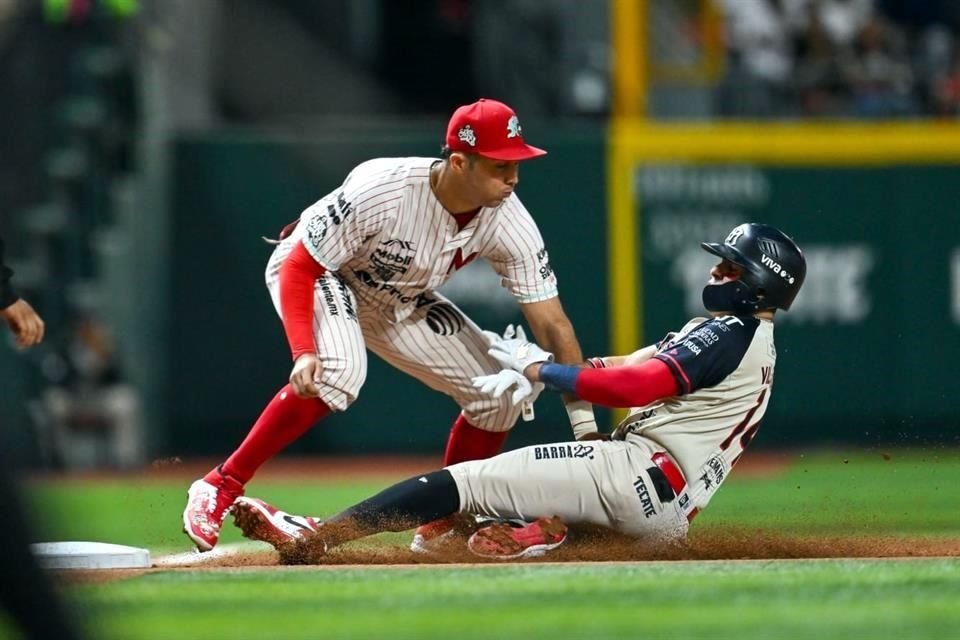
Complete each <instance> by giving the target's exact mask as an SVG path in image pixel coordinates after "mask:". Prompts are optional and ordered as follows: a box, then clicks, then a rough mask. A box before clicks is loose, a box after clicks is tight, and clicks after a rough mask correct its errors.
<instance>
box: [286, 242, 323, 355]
mask: <svg viewBox="0 0 960 640" xmlns="http://www.w3.org/2000/svg"><path fill="white" fill-rule="evenodd" d="M325 272H326V270H325V269H324V268H323V267H322V266H320V265H319V264H317V261H316V260H314V259H313V258H312V257H311V256H310V254H309V253H307V250H306V248H305V247H304V246H303V245H302V244H301V243H299V242H298V243H296V246H295V247H294V249H293V251H291V252H290V255H289V256H287V259H286V260H285V261H284V263H283V265H282V266H281V267H280V311H281V316H282V319H283V330H284V332H285V333H286V334H287V341H288V342H289V343H290V352H291V354H292V355H293V359H294V360H296V359H297V358H298V357H299V356H301V355H303V354H304V353H316V352H317V343H316V337H315V336H314V335H313V298H314V296H313V290H314V286H315V283H316V281H317V279H318V278H320V277H322V276H323V274H324V273H325Z"/></svg>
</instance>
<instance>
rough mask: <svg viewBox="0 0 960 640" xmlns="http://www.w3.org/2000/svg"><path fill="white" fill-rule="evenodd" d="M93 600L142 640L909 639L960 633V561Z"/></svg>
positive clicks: (549, 570)
mask: <svg viewBox="0 0 960 640" xmlns="http://www.w3.org/2000/svg"><path fill="white" fill-rule="evenodd" d="M79 592H80V593H79V594H78V595H79V596H80V597H81V600H82V601H83V602H85V603H87V604H88V605H89V606H91V607H93V609H94V611H96V612H97V615H96V619H97V620H98V621H99V624H98V629H97V631H98V634H97V635H98V637H104V638H131V639H133V638H159V637H173V635H174V630H176V629H181V630H189V632H188V636H187V637H196V638H199V637H204V638H211V639H212V638H225V639H230V640H237V639H238V638H287V639H293V638H416V639H418V640H419V639H422V638H442V637H451V638H458V639H467V638H478V639H489V638H524V639H527V640H534V639H538V638H544V639H551V640H556V639H558V638H634V637H636V638H646V637H671V638H710V639H716V638H727V637H729V638H734V637H735V638H738V639H751V638H773V637H776V638H831V639H837V638H871V639H872V640H879V639H881V638H891V639H894V638H895V639H897V640H902V639H903V638H911V639H913V638H947V637H955V633H954V632H955V630H956V628H957V625H958V624H960V607H958V606H957V604H958V602H960V562H957V561H955V560H933V561H886V562H878V561H829V562H828V561H822V562H776V563H772V562H757V561H752V562H741V563H732V562H714V563H643V564H635V565H604V564H592V565H584V566H573V565H571V566H557V565H531V566H519V567H518V566H508V567H495V566H485V567H480V568H476V569H459V568H457V569H452V568H442V567H427V568H417V569H390V570H370V569H365V570H357V569H336V570H328V569H319V570H317V569H314V570H299V571H286V572H282V573H281V572H278V571H270V570H258V571H244V572H237V571H227V570H223V571H218V572H207V573H192V574H191V573H184V572H168V573H160V574H155V575H151V576H147V577H143V578H139V579H136V580H130V581H125V582H120V583H111V584H102V585H95V586H86V587H82V588H80V589H79ZM166 633H169V634H170V635H169V636H167V635H164V634H166Z"/></svg>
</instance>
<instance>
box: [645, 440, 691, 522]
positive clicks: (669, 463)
mask: <svg viewBox="0 0 960 640" xmlns="http://www.w3.org/2000/svg"><path fill="white" fill-rule="evenodd" d="M650 459H651V460H652V461H653V464H655V465H657V467H659V468H660V471H663V475H665V476H666V477H667V482H669V483H670V488H672V489H673V493H674V494H675V495H676V496H677V498H680V496H682V495H683V493H684V490H686V488H687V481H686V480H685V479H684V477H683V472H682V471H680V467H678V466H677V465H676V463H675V462H674V461H673V460H672V459H671V458H670V456H668V455H667V454H666V453H664V452H662V451H658V452H657V453H655V454H653V455H652V456H650ZM685 499H686V500H689V499H690V497H689V496H686V498H685ZM681 506H683V505H681ZM697 511H699V509H691V510H690V512H689V513H688V514H687V521H690V520H693V517H694V516H695V515H697Z"/></svg>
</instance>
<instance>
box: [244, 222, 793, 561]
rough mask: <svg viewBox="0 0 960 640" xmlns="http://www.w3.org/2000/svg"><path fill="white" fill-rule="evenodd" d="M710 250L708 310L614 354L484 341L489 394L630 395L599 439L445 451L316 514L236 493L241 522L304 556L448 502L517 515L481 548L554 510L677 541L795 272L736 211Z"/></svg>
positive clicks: (763, 393) (775, 244)
mask: <svg viewBox="0 0 960 640" xmlns="http://www.w3.org/2000/svg"><path fill="white" fill-rule="evenodd" d="M702 246H703V248H704V249H705V250H707V251H709V252H710V253H713V254H715V255H716V256H718V257H719V258H720V262H719V263H718V264H717V265H716V266H715V267H713V269H712V270H711V272H710V280H709V281H708V283H707V284H706V286H705V287H704V289H703V302H704V307H705V308H706V309H707V311H709V312H710V317H709V318H694V319H693V320H690V321H689V322H687V323H686V324H685V325H684V326H683V328H681V329H680V330H679V331H678V332H676V333H671V334H668V335H667V336H666V337H665V338H663V339H662V340H661V341H659V342H657V343H656V344H653V345H650V346H648V347H645V348H643V349H640V350H638V351H636V352H634V353H632V354H629V355H626V356H617V357H607V358H598V359H592V360H590V361H588V362H587V363H584V364H583V365H581V366H570V365H563V364H556V363H554V362H552V356H551V354H550V353H548V352H546V351H544V350H542V349H540V348H539V347H538V346H537V345H536V344H532V343H530V342H527V341H526V340H525V339H524V336H523V335H522V333H521V334H520V335H519V336H518V337H517V338H514V339H498V340H493V342H492V344H491V347H490V354H491V355H493V356H494V357H495V358H496V359H497V360H498V361H499V362H500V363H502V364H503V365H505V367H506V369H504V370H503V371H501V372H500V373H498V374H494V375H489V376H481V377H478V379H477V380H476V384H477V385H478V386H479V387H480V388H481V389H483V390H486V391H489V392H491V393H492V394H493V395H494V396H495V397H503V396H504V395H506V394H505V391H506V390H508V389H513V390H514V391H513V393H511V394H510V395H511V400H512V401H513V402H522V401H524V400H528V399H530V398H532V397H533V394H535V393H536V388H535V387H536V386H537V385H546V386H547V387H548V388H550V389H552V390H555V391H562V392H568V393H574V394H576V395H577V396H578V397H580V398H583V399H585V400H589V401H591V402H593V403H595V404H600V405H605V406H610V407H631V409H630V411H629V415H628V416H627V417H626V418H625V419H624V420H623V421H622V422H621V423H620V425H619V426H618V427H617V428H616V430H615V431H614V433H613V435H612V438H611V439H610V440H608V441H602V440H596V441H590V442H582V441H580V442H560V443H552V444H545V445H535V446H531V447H525V448H522V449H518V450H516V451H510V452H507V453H503V454H500V455H498V456H495V457H493V458H489V459H486V460H476V461H472V462H464V463H461V464H455V465H451V466H449V467H447V468H446V469H443V470H441V471H437V472H434V473H429V474H426V475H423V476H420V477H417V478H411V479H409V480H407V481H404V482H401V483H399V484H397V485H394V486H393V487H390V488H388V489H386V490H384V491H383V492H381V493H380V494H379V495H377V496H374V497H373V498H370V499H368V500H365V501H364V502H361V503H360V504H357V505H355V506H353V507H351V508H350V509H347V510H346V511H344V512H342V513H340V514H338V515H336V516H334V517H333V518H330V519H327V520H325V521H321V520H319V519H317V518H308V517H304V516H291V515H290V514H286V513H283V512H281V511H279V510H277V509H276V508H275V507H272V506H270V505H269V504H267V503H265V502H263V501H262V500H257V499H254V498H240V499H239V500H238V501H237V504H236V505H235V518H236V522H237V524H238V526H240V528H241V529H242V530H243V532H244V534H245V535H246V536H247V537H250V538H253V539H257V540H263V541H266V542H269V543H271V544H273V545H274V546H275V547H277V548H278V549H280V550H281V553H282V555H283V556H284V558H285V560H287V561H292V562H301V561H314V560H316V559H317V558H318V557H319V556H321V555H322V554H323V553H324V552H325V550H326V549H328V548H329V547H330V546H333V545H336V544H340V543H342V542H345V541H348V540H352V539H355V538H358V537H361V536H365V535H369V534H371V533H375V532H379V531H384V530H390V531H397V530H403V529H404V528H409V527H411V526H415V525H416V524H417V523H419V522H424V521H428V520H431V519H433V518H437V517H441V516H444V515H447V514H449V513H453V512H465V513H471V514H484V515H487V516H493V517H496V518H506V519H519V520H521V521H523V522H525V523H526V524H519V526H518V524H517V523H495V524H492V525H489V526H486V527H484V528H481V529H479V530H478V531H476V532H475V533H474V534H473V535H472V536H471V538H470V539H469V541H468V546H469V547H470V549H471V550H472V551H474V552H475V553H477V554H479V555H484V556H489V557H494V558H516V557H525V556H531V555H537V554H542V553H544V552H545V551H548V550H549V549H552V548H554V547H556V546H558V545H559V544H561V543H562V542H563V541H564V539H565V538H566V533H567V526H566V524H565V523H590V524H594V525H601V526H605V527H608V528H612V529H614V530H617V531H619V532H622V533H625V534H628V535H633V536H638V537H641V538H645V539H647V540H648V541H649V540H653V541H676V540H682V539H684V538H685V537H686V533H687V528H688V523H689V522H690V520H692V519H693V517H694V516H695V515H696V514H697V512H698V511H699V510H700V509H702V508H704V507H705V506H706V505H707V503H708V502H709V501H710V499H711V498H712V497H713V496H714V495H715V493H716V491H717V489H718V488H719V487H720V485H721V484H722V483H723V482H724V481H725V480H726V479H727V478H728V477H729V475H730V472H731V471H732V469H733V467H734V465H736V463H737V461H738V460H739V459H740V456H741V455H742V454H743V451H744V449H745V448H746V446H747V445H748V444H749V443H750V441H751V440H752V439H753V437H754V435H755V434H756V432H757V429H758V428H759V426H760V422H761V420H762V418H763V416H764V413H765V412H766V409H767V404H768V402H769V400H770V390H771V387H772V384H773V371H774V366H775V364H776V349H775V347H774V341H773V317H774V314H775V312H776V310H777V309H784V310H786V309H789V308H790V305H791V304H792V303H793V300H794V298H795V297H796V295H797V293H798V291H799V290H800V286H801V285H802V283H803V279H804V275H805V273H806V262H805V260H804V257H803V254H802V253H801V252H800V250H799V248H798V247H797V245H796V244H795V243H794V242H793V240H791V239H790V238H789V237H787V236H786V235H784V234H783V233H781V232H780V231H778V230H777V229H774V228H773V227H770V226H767V225H760V224H743V225H740V226H738V227H736V228H735V229H734V230H733V231H731V233H730V234H729V235H728V236H727V238H726V240H725V241H724V242H723V243H703V245H702Z"/></svg>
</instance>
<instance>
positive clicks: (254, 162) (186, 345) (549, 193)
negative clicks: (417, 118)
mask: <svg viewBox="0 0 960 640" xmlns="http://www.w3.org/2000/svg"><path fill="white" fill-rule="evenodd" d="M524 125H525V127H527V129H528V130H529V131H530V132H531V133H530V138H531V140H536V142H537V144H538V145H541V146H543V147H545V148H547V149H548V150H549V155H547V156H546V157H545V158H542V159H538V160H536V161H534V162H530V163H529V164H525V165H524V166H523V168H522V170H521V173H520V186H519V189H518V194H519V195H520V197H521V199H522V200H523V202H524V203H525V204H526V206H527V207H528V209H530V211H531V212H532V213H533V214H534V216H535V217H536V218H537V219H538V221H539V224H540V227H541V231H542V232H543V235H544V238H545V240H546V243H547V247H548V249H549V251H550V258H551V263H552V265H553V267H554V269H555V271H556V273H557V275H558V278H559V282H560V289H561V294H562V295H563V297H564V299H565V300H566V307H567V312H568V314H569V315H570V317H571V319H572V321H573V322H574V324H575V325H576V326H577V327H578V329H579V333H580V336H581V342H582V344H583V347H584V350H585V351H586V352H587V353H591V354H595V353H602V352H604V351H606V349H607V345H608V344H609V336H608V334H607V331H608V326H609V319H608V317H607V305H606V300H607V295H606V291H605V288H606V283H607V276H606V259H605V256H604V252H603V244H604V236H605V233H606V226H605V213H606V203H605V180H604V176H603V166H604V154H605V150H604V145H603V132H602V129H601V128H600V127H599V126H594V127H564V126H559V125H557V126H549V127H547V126H537V125H536V124H535V123H527V122H525V123H524ZM442 130H443V123H442V122H427V123H414V124H403V123H394V124H392V125H390V126H387V125H378V126H366V127H363V126H359V125H356V126H350V125H346V126H344V127H340V128H337V129H336V130H330V131H319V132H312V133H311V135H310V137H309V139H293V138H282V137H277V136H252V135H239V136H238V135H235V134H226V135H204V136H198V137H189V138H183V139H181V140H179V141H178V142H177V144H176V146H175V156H176V162H175V169H174V172H173V183H172V184H171V192H172V212H171V214H172V221H171V222H172V253H171V261H170V265H169V266H170V273H169V277H170V282H171V286H170V290H171V299H170V301H169V304H168V305H166V309H167V312H168V313H169V314H170V317H169V326H170V327H171V334H170V337H169V344H170V348H169V350H168V356H169V360H170V365H169V369H170V372H171V374H170V380H169V385H168V388H167V390H166V398H167V400H166V402H165V403H164V405H165V407H166V409H167V412H168V415H167V416H166V417H165V419H164V421H163V422H164V423H165V424H167V425H168V432H167V433H166V434H165V440H166V442H167V449H168V450H169V452H170V453H171V454H174V453H175V454H177V455H188V454H198V453H200V454H208V453H221V454H222V453H224V452H226V451H227V450H228V449H229V448H232V447H233V446H234V445H235V444H236V443H237V442H239V440H240V438H242V437H243V435H245V433H246V430H247V428H248V427H249V425H250V424H252V421H253V420H254V419H255V418H256V416H257V414H258V413H259V411H260V410H261V409H262V408H263V406H264V405H265V404H266V402H267V401H268V400H269V399H270V397H272V395H273V394H274V393H275V392H276V390H277V389H278V388H279V387H280V386H282V385H283V384H284V383H285V382H286V380H287V376H288V375H289V371H290V366H291V362H290V357H289V349H288V347H287V343H286V339H285V337H284V335H283V330H282V327H281V324H280V321H279V319H278V318H277V316H276V313H275V312H274V310H273V307H272V305H271V303H270V299H269V296H268V295H267V290H266V288H265V286H264V278H263V269H264V266H265V264H266V260H267V257H268V256H269V253H270V250H271V248H270V247H269V246H268V245H266V244H265V243H264V242H263V241H262V240H261V236H275V235H276V233H277V232H278V231H279V229H280V228H281V227H282V226H283V225H284V224H286V223H287V222H289V221H290V220H292V219H294V218H296V217H298V216H299V214H300V212H301V211H302V210H303V209H304V208H305V207H307V206H308V205H309V204H311V203H313V202H314V201H315V200H317V199H318V198H320V197H321V196H323V195H324V194H325V193H326V192H328V191H329V190H331V189H333V188H334V187H335V186H337V185H338V184H339V183H340V181H342V180H343V178H344V176H345V175H346V173H347V172H348V171H349V170H350V169H351V168H352V167H353V166H354V165H356V164H358V163H359V162H361V161H363V160H366V159H369V158H372V157H377V156H391V155H424V156H429V155H435V154H436V153H437V152H438V150H439V145H438V143H437V138H438V136H437V132H438V131H442ZM534 132H536V134H534ZM443 291H444V293H446V294H447V295H448V296H450V297H451V298H453V299H454V300H455V301H456V302H458V304H459V305H460V306H461V308H463V310H464V311H466V313H467V314H468V315H469V316H470V317H471V318H473V319H474V320H475V321H476V322H478V323H479V324H480V325H481V326H483V327H485V328H489V329H492V330H498V329H502V328H503V327H505V326H506V325H507V324H508V323H516V322H519V321H521V319H522V318H521V315H520V312H519V309H518V307H517V306H516V304H515V303H514V302H513V300H512V298H511V296H510V295H509V294H507V293H506V291H505V290H504V289H502V288H501V287H500V286H499V280H498V278H497V277H496V276H495V275H494V274H493V272H492V271H491V270H490V269H489V267H487V266H486V265H485V264H483V263H480V261H477V262H475V263H472V264H471V265H469V266H468V267H465V268H464V269H463V271H462V272H461V273H459V274H457V276H456V277H455V278H454V279H453V280H452V281H451V282H450V283H449V285H448V286H447V287H446V288H445V289H443ZM457 412H458V409H457V407H456V405H455V404H454V402H453V401H452V400H450V399H449V398H446V397H445V396H442V395H440V394H437V393H436V392H433V391H430V390H429V389H427V388H426V387H425V386H423V385H421V384H420V383H419V382H417V381H415V380H413V379H411V378H408V377H407V376H405V375H403V374H400V373H398V372H396V371H394V370H392V369H390V368H389V367H388V366H387V365H385V364H384V363H382V362H381V361H379V360H378V359H377V358H376V357H375V356H373V355H372V354H371V356H370V366H369V372H368V376H367V382H366V385H365V387H364V389H363V390H362V391H361V394H360V398H359V399H358V400H357V402H356V403H355V404H354V405H353V406H352V407H351V409H350V411H348V412H346V413H344V414H339V415H335V416H333V417H331V418H330V419H328V420H327V421H325V422H324V424H323V426H322V427H321V428H318V429H314V430H313V431H311V432H310V433H309V434H308V435H307V436H306V437H305V438H304V439H303V440H302V441H301V442H298V443H297V444H296V445H295V446H294V447H293V451H294V452H315V451H316V452H320V451H326V452H339V451H348V452H357V453H371V452H398V451H401V452H402V451H407V452H436V453H437V454H438V455H439V452H440V451H442V448H443V445H444V443H445V441H446V434H447V432H448V430H449V428H450V425H451V424H452V423H453V420H454V418H455V417H456V415H457ZM567 424H568V423H567V419H566V415H565V414H564V412H563V409H562V404H561V403H560V400H559V398H551V399H546V400H544V401H541V402H540V403H539V404H538V406H537V420H536V422H534V423H532V424H524V425H523V429H520V430H518V431H517V432H516V433H515V434H514V436H512V437H511V445H516V444H524V443H533V442H543V441H545V440H556V439H565V438H567V437H568V436H569V427H568V426H565V425H567Z"/></svg>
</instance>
